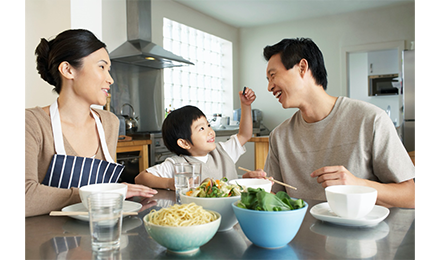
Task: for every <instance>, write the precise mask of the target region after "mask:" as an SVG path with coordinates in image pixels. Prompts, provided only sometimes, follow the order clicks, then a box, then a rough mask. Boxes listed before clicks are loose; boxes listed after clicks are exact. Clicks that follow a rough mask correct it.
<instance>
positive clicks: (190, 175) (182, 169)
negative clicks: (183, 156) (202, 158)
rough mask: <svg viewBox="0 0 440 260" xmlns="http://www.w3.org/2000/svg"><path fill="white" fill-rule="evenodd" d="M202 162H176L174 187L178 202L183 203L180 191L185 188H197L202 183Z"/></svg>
mask: <svg viewBox="0 0 440 260" xmlns="http://www.w3.org/2000/svg"><path fill="white" fill-rule="evenodd" d="M201 167H202V166H201V164H200V163H175V164H174V187H175V188H176V202H177V204H181V201H180V192H181V191H182V190H184V189H188V188H195V187H198V186H199V185H200V178H201V176H200V175H201Z"/></svg>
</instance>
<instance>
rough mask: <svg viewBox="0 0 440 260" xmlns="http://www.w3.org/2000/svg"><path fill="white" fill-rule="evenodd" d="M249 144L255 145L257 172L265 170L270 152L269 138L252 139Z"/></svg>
mask: <svg viewBox="0 0 440 260" xmlns="http://www.w3.org/2000/svg"><path fill="white" fill-rule="evenodd" d="M249 142H254V143H255V148H254V150H255V170H257V169H264V164H265V163H266V157H267V153H268V152H269V136H258V137H252V138H251V139H250V140H249Z"/></svg>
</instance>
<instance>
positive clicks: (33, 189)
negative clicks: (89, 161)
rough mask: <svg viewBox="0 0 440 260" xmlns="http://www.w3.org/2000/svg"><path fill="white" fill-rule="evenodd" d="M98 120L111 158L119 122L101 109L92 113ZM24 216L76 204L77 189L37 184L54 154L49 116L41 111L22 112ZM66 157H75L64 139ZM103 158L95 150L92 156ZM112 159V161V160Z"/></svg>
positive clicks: (112, 115) (44, 212)
mask: <svg viewBox="0 0 440 260" xmlns="http://www.w3.org/2000/svg"><path fill="white" fill-rule="evenodd" d="M94 111H95V112H97V114H98V115H99V117H100V118H101V122H102V126H103V128H104V132H105V140H106V142H107V146H108V150H109V152H110V154H111V155H112V156H113V157H114V156H115V155H116V145H117V141H118V131H119V120H118V118H117V117H116V116H115V115H114V114H113V113H110V112H108V111H105V110H94ZM25 117H26V148H25V149H26V158H25V159H26V160H25V161H26V172H25V190H26V217H29V216H35V215H41V214H47V213H49V212H50V211H52V210H60V209H62V208H63V207H65V206H68V205H71V204H75V203H79V202H80V201H81V200H80V198H79V194H78V188H70V189H59V188H54V187H48V186H46V185H43V184H41V182H42V181H43V179H44V176H45V175H46V172H47V169H48V168H49V164H50V162H51V160H52V157H53V155H54V154H55V147H54V140H53V134H52V127H51V123H50V117H49V115H48V114H47V113H46V112H45V111H44V110H43V109H42V108H41V107H35V108H30V109H26V112H25ZM64 146H65V150H66V153H67V155H73V156H77V154H76V152H75V151H74V150H73V148H72V147H71V145H70V144H69V142H68V141H67V140H66V138H64ZM95 158H97V159H102V160H105V159H104V154H103V152H102V150H101V147H99V149H98V151H97V153H96V157H95ZM113 159H116V158H113Z"/></svg>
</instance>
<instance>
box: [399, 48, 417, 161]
mask: <svg viewBox="0 0 440 260" xmlns="http://www.w3.org/2000/svg"><path fill="white" fill-rule="evenodd" d="M402 86H403V88H402V90H403V123H402V141H403V145H404V146H405V148H406V150H407V151H408V152H411V151H414V150H415V128H416V120H415V118H416V117H415V51H414V50H406V51H403V52H402Z"/></svg>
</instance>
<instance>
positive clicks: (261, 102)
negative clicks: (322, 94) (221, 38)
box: [239, 4, 415, 129]
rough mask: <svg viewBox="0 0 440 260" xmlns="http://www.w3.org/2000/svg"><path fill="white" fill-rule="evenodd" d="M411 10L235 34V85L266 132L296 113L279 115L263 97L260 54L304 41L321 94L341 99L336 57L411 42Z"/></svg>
mask: <svg viewBox="0 0 440 260" xmlns="http://www.w3.org/2000/svg"><path fill="white" fill-rule="evenodd" d="M414 9H415V8H414V5H413V4H404V5H397V6H392V7H389V8H383V9H375V10H368V11H360V12H353V13H347V14H341V15H336V16H328V17H321V18H314V19H306V20H300V21H291V22H283V23H278V24H273V25H267V26H259V27H253V28H244V29H240V59H239V66H240V84H241V85H247V86H249V87H251V88H253V89H254V90H255V91H256V94H257V100H256V101H255V102H254V106H253V107H254V108H258V109H261V110H262V111H263V123H264V124H265V125H266V126H267V127H268V128H270V129H273V128H274V127H275V126H277V125H278V124H280V123H281V122H282V121H284V120H285V119H287V118H289V117H290V116H292V114H293V113H294V112H295V111H296V109H286V110H285V109H282V107H281V105H280V104H279V103H278V101H277V100H276V99H275V98H273V96H272V94H271V93H269V92H268V91H267V79H266V73H265V71H266V64H267V63H266V61H265V60H264V58H263V54H262V53H263V48H264V47H265V46H266V45H272V44H275V43H277V42H279V41H280V40H282V39H283V38H296V37H308V38H311V39H312V40H313V41H314V42H315V43H316V44H317V45H318V47H319V48H320V49H321V51H322V53H323V55H324V61H325V64H326V68H327V74H328V82H329V83H328V88H327V92H328V93H329V94H330V95H333V96H346V95H347V89H346V87H345V83H344V84H343V80H345V79H342V75H343V73H342V66H341V65H342V60H341V51H342V49H343V48H344V47H347V46H355V45H364V44H370V43H380V42H390V41H396V40H405V41H406V42H407V44H408V45H407V48H409V44H410V42H411V41H414V37H415V36H414V35H415V22H414V19H415V18H414V17H415V15H414Z"/></svg>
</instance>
